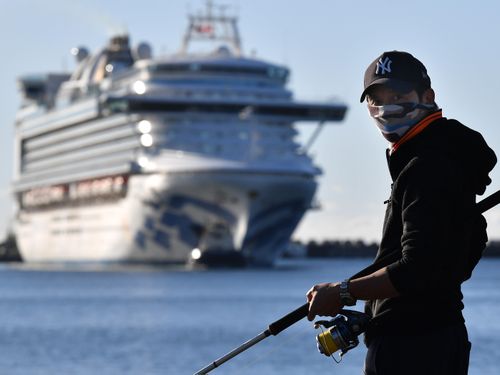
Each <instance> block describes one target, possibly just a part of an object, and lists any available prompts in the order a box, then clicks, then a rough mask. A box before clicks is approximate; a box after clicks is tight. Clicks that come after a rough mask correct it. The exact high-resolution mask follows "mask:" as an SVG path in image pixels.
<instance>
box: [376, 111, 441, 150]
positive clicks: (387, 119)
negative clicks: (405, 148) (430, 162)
mask: <svg viewBox="0 0 500 375" xmlns="http://www.w3.org/2000/svg"><path fill="white" fill-rule="evenodd" d="M435 107H436V105H435V104H421V103H398V104H387V105H380V106H375V105H368V111H369V112H370V116H371V117H373V119H374V120H375V124H376V125H377V127H378V128H379V130H380V132H381V133H382V135H383V136H384V138H385V139H387V140H388V141H389V142H391V143H395V142H397V141H398V140H400V139H401V137H403V135H404V134H405V133H406V132H407V131H408V130H409V129H410V128H411V127H412V126H414V125H416V124H417V123H418V122H419V121H420V120H421V119H423V118H424V117H425V116H426V115H427V113H428V112H429V111H430V110H432V109H434V108H435Z"/></svg>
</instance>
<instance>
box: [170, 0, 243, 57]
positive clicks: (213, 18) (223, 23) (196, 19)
mask: <svg viewBox="0 0 500 375" xmlns="http://www.w3.org/2000/svg"><path fill="white" fill-rule="evenodd" d="M227 7H228V6H227V5H217V6H215V5H214V2H213V1H212V0H207V2H206V11H205V14H202V13H199V14H194V13H189V14H188V20H189V25H188V27H187V30H186V32H185V34H184V37H183V40H182V45H181V48H180V51H179V53H180V54H186V53H187V51H188V48H189V44H190V43H191V42H192V41H193V40H201V41H207V40H211V41H224V42H226V43H229V44H230V45H231V47H232V49H233V50H234V53H235V55H237V56H240V55H241V39H240V33H239V31H238V19H237V17H236V16H228V15H226V14H225V10H226V8H227ZM215 9H217V11H215Z"/></svg>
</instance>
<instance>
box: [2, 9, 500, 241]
mask: <svg viewBox="0 0 500 375" xmlns="http://www.w3.org/2000/svg"><path fill="white" fill-rule="evenodd" d="M222 3H224V4H229V5H234V6H236V7H237V9H238V14H239V17H240V31H241V34H242V41H243V48H244V52H246V53H247V54H249V53H250V52H251V51H252V50H255V51H256V53H257V56H258V57H260V58H263V59H266V60H269V61H271V62H276V63H282V64H286V65H287V66H288V67H289V68H290V69H291V70H292V78H291V81H290V87H291V88H292V89H293V90H294V92H295V95H296V97H298V98H300V99H314V100H328V99H330V98H331V97H334V96H335V97H338V98H340V99H341V100H342V101H344V102H345V103H347V104H348V106H349V111H348V114H347V117H346V120H345V121H344V122H342V123H341V124H331V125H329V126H327V127H326V128H325V129H324V131H323V133H322V134H321V137H320V138H319V139H318V141H317V142H316V143H315V145H314V146H313V154H314V155H315V156H316V159H315V160H316V162H317V164H318V165H320V166H321V167H322V168H323V170H324V175H323V176H322V177H321V179H320V188H319V191H318V200H319V202H320V203H321V205H322V209H321V210H319V211H312V212H310V213H308V214H307V215H306V217H305V219H304V220H303V222H302V223H301V225H300V226H299V229H298V231H297V232H296V234H295V236H296V237H298V238H302V239H311V238H316V239H320V240H321V239H325V238H352V239H365V240H378V239H379V238H380V232H381V227H382V219H383V213H384V209H385V207H384V205H383V201H384V200H385V199H386V198H387V196H388V194H389V186H390V179H389V174H388V172H387V168H386V164H385V154H384V149H385V147H386V142H385V140H384V139H383V138H382V137H381V136H380V134H379V133H378V130H377V129H376V128H375V126H374V125H373V123H372V121H371V119H370V118H369V117H368V114H367V111H366V108H365V106H364V105H362V104H360V103H359V95H360V93H361V91H362V81H363V74H364V70H365V68H366V66H367V65H368V64H369V63H370V62H371V61H372V60H373V59H374V58H375V57H377V56H378V55H379V54H380V53H381V52H383V51H385V50H394V49H396V50H406V51H408V52H411V53H413V54H414V55H415V56H416V57H418V58H419V59H420V60H421V61H422V62H423V63H424V64H425V65H426V66H427V69H428V72H429V75H430V77H431V79H432V83H433V87H434V89H435V90H436V94H437V98H436V101H437V103H438V104H439V105H440V106H441V107H442V108H443V111H444V115H445V116H446V117H450V118H456V119H458V120H460V121H461V122H463V123H465V124H466V125H468V126H470V127H472V128H474V129H476V130H479V131H480V132H481V133H482V134H483V135H484V136H485V138H486V140H487V141H488V143H489V144H490V146H491V147H492V148H493V149H494V150H495V151H496V152H497V153H499V154H500V125H499V124H498V123H499V122H500V121H499V120H498V112H497V109H498V108H499V104H498V98H497V95H498V93H497V91H498V88H499V87H500V74H499V71H500V69H499V65H500V64H499V62H500V42H499V38H500V3H498V2H496V1H493V0H491V1H477V2H471V1H465V0H454V1H451V0H450V1H436V0H423V1H414V2H403V1H396V0H394V1H384V0H378V1H346V0H345V1H335V0H307V1H305V0H304V1H298V0H226V1H223V2H222ZM201 6H204V1H202V0H191V1H185V0H167V1H152V0H141V1H126V0H121V1H118V0H109V1H107V0H101V1H97V0H87V1H83V0H81V1H71V0H45V1H35V0H16V1H4V0H1V1H0V48H1V49H2V52H1V56H2V63H1V69H0V82H1V85H0V103H1V106H0V108H1V110H0V122H1V124H2V126H1V128H0V132H1V133H0V142H1V143H0V144H1V148H0V152H1V158H2V160H3V168H1V170H0V237H2V234H3V232H4V231H5V228H6V226H8V223H9V221H10V216H11V209H10V203H9V202H10V200H11V198H10V193H9V183H10V180H11V173H12V140H13V128H12V126H13V121H14V116H15V112H16V109H17V107H18V105H19V96H18V94H17V89H16V81H15V78H16V77H17V76H19V75H21V74H25V73H33V72H35V73H36V72H46V71H52V72H55V71H60V70H62V69H72V68H73V67H74V62H73V59H72V57H71V56H70V55H69V50H70V48H71V47H74V46H77V45H85V46H87V47H89V48H90V49H91V50H96V49H97V48H100V47H101V46H102V45H103V44H105V43H106V41H107V38H108V37H109V36H110V35H112V33H114V32H117V31H121V30H122V29H123V28H126V29H127V30H128V31H129V33H130V36H131V39H132V43H133V44H134V43H138V42H140V41H148V42H150V44H151V45H152V46H153V48H154V52H155V53H157V54H158V53H165V52H166V53H168V52H174V51H176V50H177V48H178V47H179V45H180V40H181V37H182V34H183V32H184V29H185V27H186V13H187V11H188V9H189V8H190V9H192V10H195V9H199V8H200V7H201ZM300 129H301V130H302V131H303V136H304V137H307V135H308V134H309V133H310V131H311V130H312V129H313V125H311V126H302V125H301V126H300ZM492 177H493V183H492V185H491V187H490V188H489V189H488V192H489V193H492V192H493V191H494V190H495V189H498V188H500V167H497V168H496V170H495V171H494V173H493V174H492ZM487 218H488V220H489V234H490V237H492V238H497V239H498V238H500V208H497V209H496V211H492V212H491V213H489V214H488V215H487Z"/></svg>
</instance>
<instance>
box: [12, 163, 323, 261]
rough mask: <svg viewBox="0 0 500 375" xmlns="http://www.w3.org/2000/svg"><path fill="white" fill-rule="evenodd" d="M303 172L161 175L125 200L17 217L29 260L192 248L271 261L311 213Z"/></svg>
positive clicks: (173, 255)
mask: <svg viewBox="0 0 500 375" xmlns="http://www.w3.org/2000/svg"><path fill="white" fill-rule="evenodd" d="M315 188H316V183H315V182H314V180H313V178H312V177H307V176H304V175H293V174H289V175H273V174H267V173H262V174H246V175H242V174H240V173H234V172H231V173H223V172H210V173H196V174H193V173H156V174H150V175H136V176H130V178H129V182H128V191H127V194H126V196H125V197H121V198H118V199H115V200H113V201H104V202H97V201H96V202H94V203H93V204H86V205H73V206H70V205H67V206H62V207H59V208H57V209H50V210H45V211H43V210H42V211H39V210H38V211H33V212H30V211H29V210H23V211H20V212H19V218H18V220H17V228H16V229H17V234H18V242H19V248H20V251H21V255H22V257H23V259H24V260H25V261H28V262H36V263H39V262H148V263H152V262H153V263H158V262H186V261H188V260H189V258H190V256H191V253H192V251H193V249H195V248H199V249H201V251H202V252H203V253H204V254H205V255H206V254H208V255H210V253H216V254H224V253H225V254H230V253H233V252H238V253H239V254H241V255H242V259H245V260H246V261H249V262H251V263H258V264H271V263H272V262H273V260H274V259H275V258H276V256H277V254H278V253H279V252H281V251H282V250H283V248H284V246H285V245H286V244H287V241H288V239H289V237H290V235H291V234H292V232H293V230H294V229H295V227H296V225H297V223H298V222H299V220H300V218H301V217H302V215H303V214H304V212H305V211H306V210H307V209H308V207H309V205H310V202H311V200H312V197H313V195H314V191H315Z"/></svg>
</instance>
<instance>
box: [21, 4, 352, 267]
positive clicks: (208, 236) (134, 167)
mask: <svg viewBox="0 0 500 375" xmlns="http://www.w3.org/2000/svg"><path fill="white" fill-rule="evenodd" d="M189 21H190V23H189V26H188V31H187V32H186V35H185V38H184V40H183V45H182V48H181V51H180V53H178V54H175V55H172V56H167V57H158V58H155V57H153V56H152V53H151V49H150V47H149V46H148V45H147V44H140V45H139V46H138V47H137V48H136V49H134V50H132V49H131V48H130V47H129V38H128V36H127V35H118V36H115V37H113V38H112V39H111V40H110V42H109V44H108V45H107V46H106V47H105V48H103V49H102V50H101V51H98V52H97V53H95V54H90V53H88V52H87V51H86V50H85V49H83V48H79V49H75V50H74V51H73V52H74V54H75V56H76V57H77V61H78V66H77V68H76V70H75V71H74V72H73V74H71V75H68V74H44V75H38V76H25V77H21V78H20V79H19V83H20V86H21V91H22V93H23V104H22V107H21V109H20V110H19V112H18V114H17V118H16V147H15V152H16V158H15V160H16V165H15V176H14V183H13V187H14V191H15V194H16V199H17V203H18V212H17V215H16V225H15V230H16V235H17V239H18V244H19V249H20V252H21V254H22V257H23V259H24V260H26V261H32V262H71V261H77V262H185V261H187V260H188V259H189V258H190V257H194V258H199V259H200V260H204V259H205V260H207V259H220V258H221V257H224V256H228V257H229V258H231V257H232V258H237V259H241V260H243V261H245V262H247V261H250V262H253V263H260V264H270V263H272V262H273V260H274V259H275V257H276V256H277V255H278V254H279V253H280V252H281V251H282V250H283V248H284V247H285V246H286V244H287V243H288V241H289V238H290V236H291V234H292V232H293V231H294V229H295V227H296V226H297V224H298V222H299V221H300V219H301V218H302V216H303V214H304V213H305V211H306V210H307V209H308V208H309V207H310V205H311V201H312V199H313V196H314V193H315V190H316V185H317V182H316V177H317V176H318V175H319V174H320V170H319V169H318V168H317V167H316V166H315V165H314V164H313V162H312V160H311V158H310V156H309V155H308V154H307V153H306V152H304V150H303V148H302V147H301V145H300V144H298V143H297V142H296V140H295V138H296V134H297V131H296V129H295V128H294V126H293V124H294V122H296V121H314V122H318V123H323V122H326V121H340V120H342V118H343V117H344V114H345V112H346V106H345V105H343V104H341V103H325V104H320V103H306V102H298V101H296V100H294V99H293V96H292V93H291V92H290V91H289V90H288V89H287V88H286V83H287V80H288V76H289V70H288V69H287V68H286V67H284V66H281V65H276V64H271V63H268V62H264V61H261V60H257V59H254V58H248V57H244V56H243V55H242V53H241V44H240V39H239V38H240V37H239V33H238V29H237V23H236V18H235V17H233V16H226V15H224V14H219V15H215V14H214V12H213V7H212V5H211V3H210V2H209V4H208V9H207V12H206V13H205V14H203V15H191V16H190V17H189ZM220 30H223V31H224V32H223V34H222V35H221V34H220ZM227 30H229V31H230V32H229V34H228V31H227ZM194 39H202V40H203V39H208V40H210V41H220V40H222V41H223V42H224V43H225V44H223V45H221V46H219V47H218V48H217V49H216V50H215V51H212V52H210V53H204V54H193V53H190V52H189V43H190V41H192V40H194Z"/></svg>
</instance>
